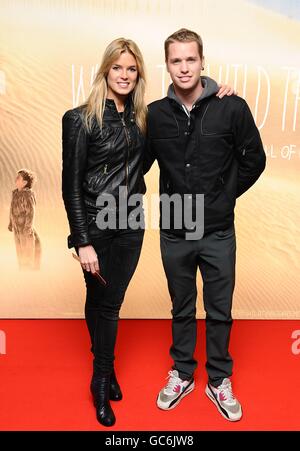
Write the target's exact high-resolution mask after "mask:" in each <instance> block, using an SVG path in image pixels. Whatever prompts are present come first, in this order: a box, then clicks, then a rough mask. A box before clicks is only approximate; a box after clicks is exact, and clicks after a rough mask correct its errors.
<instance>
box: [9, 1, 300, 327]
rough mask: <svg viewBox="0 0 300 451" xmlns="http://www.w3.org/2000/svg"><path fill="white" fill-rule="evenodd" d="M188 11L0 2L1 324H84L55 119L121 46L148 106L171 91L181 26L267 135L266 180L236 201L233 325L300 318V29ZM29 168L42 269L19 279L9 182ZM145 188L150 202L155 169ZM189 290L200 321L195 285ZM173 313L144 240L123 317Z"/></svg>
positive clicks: (182, 6) (276, 20)
mask: <svg viewBox="0 0 300 451" xmlns="http://www.w3.org/2000/svg"><path fill="white" fill-rule="evenodd" d="M71 4H72V2H70V3H69V5H71ZM95 5H96V6H95ZM189 8H190V9H189V10H187V7H186V2H184V1H165V2H158V1H157V2H156V1H152V2H148V1H142V0H141V1H131V0H128V1H115V2H108V1H99V2H94V1H77V2H73V7H71V6H67V4H64V6H62V2H59V1H50V0H49V1H45V2H38V1H35V0H33V1H30V2H29V1H28V2H27V1H3V2H1V15H0V115H1V116H0V117H1V119H0V156H1V180H0V183H1V191H0V196H1V209H0V267H1V276H0V278H1V285H0V317H3V318H5V317H17V318H26V317H33V318H35V317H36V318H38V317H50V318H55V317H66V318H81V317H83V306H84V296H85V286H84V280H83V276H82V273H81V269H80V266H79V264H78V263H77V262H76V261H75V260H74V259H73V258H72V255H71V252H72V250H68V249H67V235H68V233H69V230H68V223H67V218H66V213H65V210H64V206H63V202H62V198H61V117H62V115H63V113H64V111H66V110H67V109H70V108H73V106H77V104H78V103H80V102H82V101H83V98H84V95H87V94H88V89H89V85H90V80H91V77H92V75H93V70H94V69H95V66H96V65H97V64H99V59H100V56H101V53H102V51H103V50H104V48H105V47H106V45H107V44H108V43H109V42H110V41H111V40H112V39H114V38H116V37H118V36H126V37H130V38H132V39H134V40H136V41H137V43H138V44H139V45H140V47H141V50H142V51H143V54H144V57H145V61H146V65H147V69H148V71H147V72H148V89H147V101H149V102H150V101H152V100H154V99H157V98H160V97H161V96H162V95H164V92H165V90H166V87H167V85H168V77H167V74H166V73H165V72H163V68H162V65H163V62H164V55H163V41H164V39H165V38H166V37H167V36H168V35H169V34H170V33H171V32H173V31H175V30H176V29H178V28H181V27H182V26H186V27H188V28H191V29H194V30H195V31H198V32H199V33H200V34H201V36H202V38H203V40H204V54H205V56H206V71H205V74H206V75H210V76H211V77H212V78H216V79H217V80H218V78H219V76H220V78H221V79H222V81H223V82H224V81H227V79H226V78H227V77H226V71H228V83H229V84H231V85H236V88H237V90H238V92H239V95H243V94H245V97H246V100H247V101H248V103H249V105H250V107H251V110H252V112H253V114H255V112H256V121H257V124H258V125H261V124H263V127H262V128H261V135H262V139H263V142H264V144H265V146H266V151H267V155H268V161H267V169H266V171H265V172H264V174H263V176H262V177H261V179H260V180H259V181H258V183H257V184H256V185H255V187H254V188H252V189H251V190H250V191H249V192H248V193H246V194H245V196H243V197H242V198H241V199H239V200H238V201H237V208H236V231H237V247H238V252H237V283H236V290H235V298H234V308H233V314H234V317H235V318H288V319H289V318H300V304H299V292H300V278H299V269H300V268H299V266H300V258H299V256H300V230H299V229H300V185H299V183H300V182H299V170H300V137H299V134H300V125H299V122H300V121H299V117H300V106H299V108H298V104H299V97H300V94H299V79H298V78H297V77H299V75H297V74H300V61H299V47H300V22H299V21H295V20H291V19H288V18H286V17H284V16H282V15H280V14H277V13H274V12H272V11H270V10H266V9H263V8H260V7H257V6H254V5H253V4H250V3H248V2H246V1H244V0H228V1H227V2H218V1H216V0H215V1H214V0H213V1H196V0H191V1H190V2H189ZM216 9H217V10H218V14H216ZM16 11H17V12H16ZM183 11H184V12H185V17H184V20H183V18H182V12H183ZM112 24H113V26H112ZM154 25H155V28H154ZM221 67H222V69H220V68H221ZM81 71H82V73H81ZM80 77H82V78H80ZM259 77H260V78H259ZM80 80H81V81H80ZM259 80H260V81H259ZM269 93H270V95H269ZM297 96H298V97H297ZM265 116H266V117H265ZM24 166H25V167H28V168H30V169H32V170H33V171H35V173H36V174H37V178H38V181H37V183H36V185H35V188H34V189H35V193H36V198H37V206H36V214H35V225H36V228H37V230H38V232H39V236H40V238H41V243H42V261H41V269H40V270H39V271H19V270H18V265H17V257H16V252H15V246H14V241H13V235H12V234H11V232H9V231H8V229H7V226H8V216H9V205H10V199H11V191H12V190H13V189H14V177H15V172H16V170H17V169H20V168H22V167H24ZM146 183H147V186H148V194H147V199H149V198H150V194H151V193H155V192H157V188H158V169H157V166H156V165H155V167H153V168H152V170H151V172H150V173H149V174H147V176H146ZM100 265H101V262H100ZM198 288H199V290H198V292H199V299H198V316H199V317H203V316H204V312H203V308H202V296H201V279H200V277H199V286H198ZM170 309H171V303H170V300H169V295H168V291H167V284H166V281H165V277H164V273H163V268H162V264H161V260H160V250H159V232H158V230H147V231H146V235H145V240H144V246H143V250H142V255H141V259H140V262H139V266H138V269H137V271H136V273H135V275H134V278H133V280H132V283H131V285H130V287H129V290H128V292H127V299H126V302H125V303H124V305H123V307H122V314H121V316H122V317H127V318H136V317H143V318H150V317H154V318H169V317H170Z"/></svg>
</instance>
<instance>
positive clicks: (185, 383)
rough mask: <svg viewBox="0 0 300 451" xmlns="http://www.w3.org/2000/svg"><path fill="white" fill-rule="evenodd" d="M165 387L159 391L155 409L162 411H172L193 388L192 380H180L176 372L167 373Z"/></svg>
mask: <svg viewBox="0 0 300 451" xmlns="http://www.w3.org/2000/svg"><path fill="white" fill-rule="evenodd" d="M167 379H169V380H168V383H167V385H166V386H165V387H164V388H162V389H161V391H160V392H159V395H158V397H157V402H156V404H157V407H159V408H160V409H162V410H170V409H174V407H176V406H177V404H179V402H180V401H181V400H182V398H183V397H184V396H186V395H188V394H189V393H190V392H191V391H192V390H194V388H195V382H194V378H191V379H189V380H182V379H180V377H179V374H178V371H177V370H173V371H169V373H168V377H167Z"/></svg>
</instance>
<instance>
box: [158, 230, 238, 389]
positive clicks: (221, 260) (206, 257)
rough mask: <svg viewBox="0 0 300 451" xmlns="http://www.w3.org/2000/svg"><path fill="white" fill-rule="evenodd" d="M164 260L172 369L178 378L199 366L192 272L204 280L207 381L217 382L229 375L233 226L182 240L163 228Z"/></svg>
mask: <svg viewBox="0 0 300 451" xmlns="http://www.w3.org/2000/svg"><path fill="white" fill-rule="evenodd" d="M160 240H161V241H160V244H161V254H162V261H163V265H164V269H165V273H166V277H167V280H168V287H169V293H170V296H171V299H172V304H173V308H172V315H173V320H172V334H173V343H172V347H171V349H170V354H171V357H172V359H173V360H174V366H173V369H176V370H178V372H179V376H180V377H181V378H182V379H186V378H190V377H191V376H192V375H193V373H194V370H195V368H196V366H197V362H196V360H195V359H194V351H195V347H196V339H197V322H196V300H197V286H196V275H197V269H198V267H199V269H200V272H201V275H202V279H203V301H204V309H205V311H206V320H205V321H206V354H207V362H206V369H207V372H208V377H209V382H210V383H211V384H212V385H214V386H218V385H219V384H220V383H221V382H222V380H223V378H225V377H229V376H231V374H232V358H231V356H230V354H229V352H228V347H229V339H230V331H231V326H232V317H231V307H232V295H233V290H234V284H235V255H236V240H235V229H234V226H232V227H230V228H228V229H226V230H222V231H217V232H213V233H209V234H207V235H204V237H203V238H202V239H201V240H185V238H184V237H178V236H175V235H172V234H168V233H166V232H165V231H161V235H160Z"/></svg>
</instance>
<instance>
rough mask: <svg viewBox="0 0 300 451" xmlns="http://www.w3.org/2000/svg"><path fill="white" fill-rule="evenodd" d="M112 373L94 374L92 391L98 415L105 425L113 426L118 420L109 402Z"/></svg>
mask: <svg viewBox="0 0 300 451" xmlns="http://www.w3.org/2000/svg"><path fill="white" fill-rule="evenodd" d="M109 390H110V374H102V375H100V374H99V375H97V376H93V378H92V381H91V392H92V395H93V398H94V405H95V407H96V415H97V420H98V421H99V423H101V424H103V426H113V425H114V424H115V422H116V417H115V414H114V412H113V410H112V408H111V405H110V402H109Z"/></svg>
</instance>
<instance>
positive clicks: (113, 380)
mask: <svg viewBox="0 0 300 451" xmlns="http://www.w3.org/2000/svg"><path fill="white" fill-rule="evenodd" d="M122 398H123V395H122V392H121V388H120V385H119V383H118V381H117V376H116V373H115V370H114V369H113V371H112V373H111V376H110V386H109V399H110V400H111V401H121V399H122Z"/></svg>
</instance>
